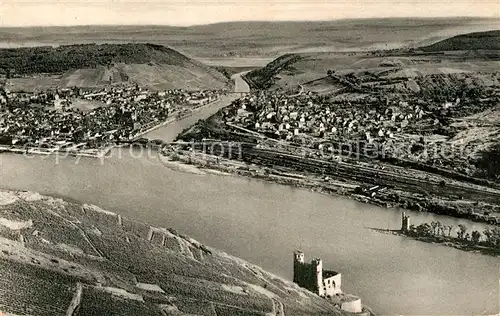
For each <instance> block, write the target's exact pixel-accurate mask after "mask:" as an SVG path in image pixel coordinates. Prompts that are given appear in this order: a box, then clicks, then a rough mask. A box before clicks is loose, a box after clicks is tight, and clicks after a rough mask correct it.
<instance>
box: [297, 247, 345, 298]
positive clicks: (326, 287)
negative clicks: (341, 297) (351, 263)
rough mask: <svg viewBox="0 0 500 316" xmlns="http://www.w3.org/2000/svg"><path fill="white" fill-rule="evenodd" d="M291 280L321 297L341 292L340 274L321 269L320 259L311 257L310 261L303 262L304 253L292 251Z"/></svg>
mask: <svg viewBox="0 0 500 316" xmlns="http://www.w3.org/2000/svg"><path fill="white" fill-rule="evenodd" d="M293 282H295V283H296V284H297V285H299V286H300V287H303V288H305V289H308V290H309V291H311V292H314V293H316V294H318V295H319V296H322V297H333V296H334V295H336V294H341V293H342V290H341V284H342V278H341V274H340V273H338V272H335V271H331V270H324V269H323V262H322V260H321V259H317V258H316V259H313V260H312V261H311V263H305V262H304V253H303V252H301V251H295V252H294V258H293Z"/></svg>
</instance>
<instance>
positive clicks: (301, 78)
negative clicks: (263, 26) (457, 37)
mask: <svg viewBox="0 0 500 316" xmlns="http://www.w3.org/2000/svg"><path fill="white" fill-rule="evenodd" d="M328 71H333V72H334V73H335V75H336V77H337V78H332V77H330V76H328ZM497 73H498V61H497V60H496V59H495V58H492V57H491V56H490V54H469V53H467V52H465V53H461V52H459V53H457V54H450V55H443V54H440V53H431V54H428V53H425V54H418V53H410V52H407V51H400V52H398V51H395V52H370V53H361V52H359V53H307V54H306V53H304V54H287V55H283V56H281V57H279V58H277V59H275V60H274V61H272V62H271V63H269V64H268V65H266V66H265V67H263V68H261V69H256V70H254V71H251V72H250V73H248V74H247V75H246V77H245V78H246V80H247V81H248V82H249V83H250V84H251V85H252V86H253V87H254V88H262V89H270V90H276V89H286V90H296V89H297V88H298V87H299V86H302V87H303V88H304V89H305V91H313V92H321V93H337V94H338V93H342V92H345V91H344V90H345V89H344V88H345V87H346V85H345V80H344V79H345V77H346V76H354V77H356V78H357V79H355V80H358V81H360V82H359V83H360V84H362V85H364V86H366V87H367V88H368V89H369V90H371V91H373V90H374V89H373V88H376V89H375V90H377V91H378V90H382V91H383V90H385V91H389V90H390V91H393V92H420V91H422V90H426V89H428V88H433V86H432V84H430V80H429V78H434V77H443V78H445V80H447V81H449V84H448V85H449V86H453V85H454V84H455V83H457V81H456V80H455V79H454V78H460V79H461V78H463V77H468V78H470V80H469V81H471V82H479V83H480V85H484V86H493V85H494V86H497V85H498V80H497V77H498V76H497ZM446 78H447V79H446ZM342 82H344V83H342ZM393 89H394V90H393Z"/></svg>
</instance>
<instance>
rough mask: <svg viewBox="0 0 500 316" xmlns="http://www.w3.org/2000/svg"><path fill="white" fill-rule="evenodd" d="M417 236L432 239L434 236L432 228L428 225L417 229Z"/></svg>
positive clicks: (425, 224) (421, 225)
mask: <svg viewBox="0 0 500 316" xmlns="http://www.w3.org/2000/svg"><path fill="white" fill-rule="evenodd" d="M416 234H417V235H418V236H425V237H430V236H432V235H433V233H432V227H431V225H429V224H428V223H424V224H420V225H418V226H417V228H416Z"/></svg>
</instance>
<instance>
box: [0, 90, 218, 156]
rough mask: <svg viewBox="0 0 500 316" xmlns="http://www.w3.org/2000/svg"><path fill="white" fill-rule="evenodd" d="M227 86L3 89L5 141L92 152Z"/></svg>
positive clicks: (202, 102) (181, 113) (0, 113)
mask: <svg viewBox="0 0 500 316" xmlns="http://www.w3.org/2000/svg"><path fill="white" fill-rule="evenodd" d="M220 94H221V91H213V90H207V91H194V92H193V91H184V90H167V91H155V92H153V91H151V90H148V89H145V88H141V87H139V86H138V85H131V86H130V85H129V86H125V87H111V88H105V89H97V90H96V89H81V88H71V89H57V90H47V91H42V92H32V93H23V92H9V91H8V90H6V89H4V90H3V91H1V94H0V145H3V148H4V149H15V148H22V150H28V149H33V148H34V149H37V150H38V151H43V150H45V151H47V152H51V151H54V150H74V151H76V152H78V150H82V151H89V150H90V151H92V150H96V149H101V148H105V147H107V146H110V145H112V144H114V143H117V142H120V141H130V140H133V139H135V138H137V137H139V136H140V135H142V134H144V133H145V132H147V131H149V130H151V129H152V128H155V127H157V126H159V125H161V124H163V123H165V122H167V121H172V120H175V119H177V118H181V117H185V116H187V115H189V114H190V113H192V112H193V111H195V110H196V109H199V108H201V107H203V106H206V105H208V104H210V103H212V102H214V101H216V100H218V98H219V95H220Z"/></svg>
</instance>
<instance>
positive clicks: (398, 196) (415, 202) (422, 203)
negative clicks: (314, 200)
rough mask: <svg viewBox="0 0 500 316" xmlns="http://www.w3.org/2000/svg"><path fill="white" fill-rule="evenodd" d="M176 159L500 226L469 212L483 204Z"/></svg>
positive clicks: (190, 156)
mask: <svg viewBox="0 0 500 316" xmlns="http://www.w3.org/2000/svg"><path fill="white" fill-rule="evenodd" d="M167 154H168V153H167ZM175 156H176V159H178V160H179V161H181V162H183V163H187V164H193V165H196V166H197V167H199V168H202V169H214V170H217V171H220V172H224V173H230V174H237V175H240V176H245V177H251V178H257V179H262V180H266V181H270V182H274V183H279V184H284V185H290V186H294V187H300V188H304V189H308V190H310V191H314V192H319V193H323V194H329V195H341V196H345V197H348V198H351V199H354V200H356V201H359V202H363V203H368V204H373V205H377V206H381V207H386V208H396V207H400V208H403V209H409V210H414V211H420V212H431V213H435V214H439V215H448V216H452V217H457V218H464V219H468V220H472V221H476V222H482V223H487V224H491V225H497V226H498V225H500V218H499V217H498V216H492V215H488V216H487V215H484V214H482V213H478V212H474V211H470V209H467V207H469V206H472V207H474V208H475V209H480V208H481V207H482V204H479V202H478V203H477V204H475V205H470V204H467V202H464V201H462V200H456V201H454V200H446V199H440V198H438V197H426V196H421V195H418V194H414V193H413V192H411V191H402V190H397V189H394V188H388V187H385V188H381V187H380V186H379V187H378V188H377V186H373V187H372V188H376V189H378V190H370V188H368V189H366V188H365V186H364V185H363V183H362V182H356V181H349V179H345V178H334V177H333V176H330V175H326V176H325V175H323V174H319V173H312V172H305V171H302V172H299V171H296V170H293V169H287V168H282V167H280V166H279V165H274V166H272V167H268V166H263V165H259V164H252V163H248V162H245V161H242V160H234V159H226V158H221V157H218V156H215V155H208V154H202V153H198V152H196V151H194V152H193V151H178V152H177V153H176V154H175ZM486 207H492V206H491V205H490V204H486V203H484V208H486ZM493 207H496V206H493ZM464 209H466V210H467V212H466V211H464ZM495 210H496V209H495Z"/></svg>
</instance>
